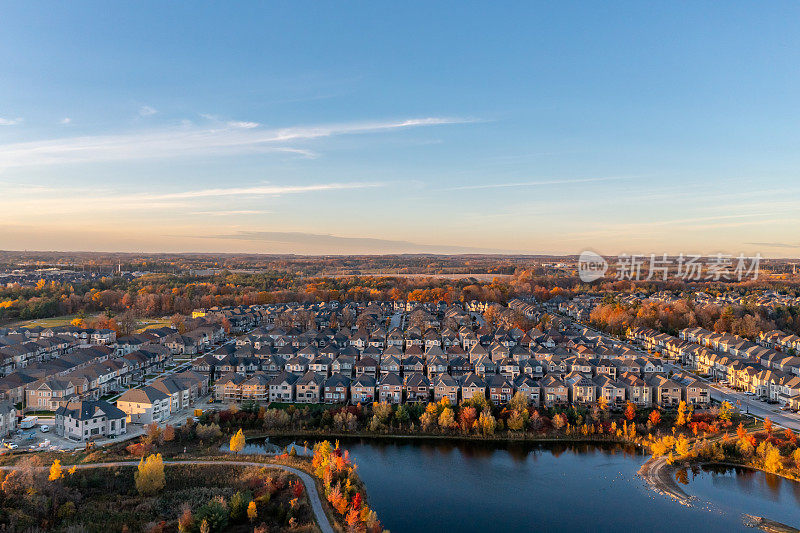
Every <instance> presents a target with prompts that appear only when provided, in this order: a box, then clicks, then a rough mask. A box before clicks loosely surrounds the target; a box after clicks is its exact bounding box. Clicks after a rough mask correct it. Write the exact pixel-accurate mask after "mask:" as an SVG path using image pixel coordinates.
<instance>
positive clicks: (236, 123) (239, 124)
mask: <svg viewBox="0 0 800 533" xmlns="http://www.w3.org/2000/svg"><path fill="white" fill-rule="evenodd" d="M227 124H228V126H230V127H231V128H244V129H246V130H249V129H253V128H257V127H258V126H260V124H259V123H258V122H247V121H244V120H229V121H228V123H227Z"/></svg>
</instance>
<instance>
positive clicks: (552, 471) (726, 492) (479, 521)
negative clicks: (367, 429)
mask: <svg viewBox="0 0 800 533" xmlns="http://www.w3.org/2000/svg"><path fill="white" fill-rule="evenodd" d="M342 446H343V447H345V448H347V449H348V450H349V451H350V455H351V457H352V458H353V460H354V461H355V463H356V464H357V465H358V473H359V475H360V476H361V479H362V480H363V481H364V483H365V484H366V487H367V494H368V496H369V503H370V505H371V506H372V507H373V508H374V509H375V511H376V512H377V513H378V516H379V517H380V519H381V521H382V522H383V525H384V527H385V528H387V529H389V530H391V531H392V532H393V533H402V532H418V533H425V532H442V531H459V532H486V531H534V530H535V531H565V532H577V531H609V532H611V531H613V532H619V531H670V532H675V531H681V530H702V531H707V532H724V533H731V532H735V531H750V532H752V531H754V530H753V529H751V528H748V527H746V526H745V525H744V523H743V521H742V513H748V514H753V515H758V516H766V517H767V518H770V519H772V520H777V521H779V522H783V523H785V524H789V525H794V526H797V525H798V524H800V484H797V483H793V482H789V481H787V480H783V479H780V478H777V477H776V476H769V475H765V474H763V473H762V472H753V471H748V470H744V469H722V470H720V469H704V470H701V469H697V470H696V471H695V472H691V471H688V472H685V476H683V481H685V482H686V483H687V484H685V485H682V486H683V487H684V490H685V491H686V492H687V493H689V494H690V495H692V496H696V497H697V498H698V500H697V501H696V502H695V504H694V505H693V506H691V507H686V506H683V505H680V504H678V503H676V502H673V501H672V500H670V499H669V498H667V497H665V496H662V495H659V494H656V493H654V492H653V491H651V490H650V489H649V488H648V487H647V485H646V484H645V483H644V482H643V481H642V480H641V479H640V478H638V477H637V476H636V472H637V470H638V469H639V467H640V466H641V464H642V463H643V462H644V461H645V459H646V457H644V456H643V455H641V454H639V453H638V452H636V451H635V450H634V449H625V448H622V447H620V446H598V445H588V444H579V445H555V446H553V445H533V444H525V445H519V444H512V445H507V446H502V445H501V446H497V445H496V444H492V445H483V444H481V443H459V444H452V443H441V442H427V441H423V442H420V441H414V442H398V441H392V442H382V441H379V442H376V441H366V440H364V441H362V440H352V441H348V442H343V443H342Z"/></svg>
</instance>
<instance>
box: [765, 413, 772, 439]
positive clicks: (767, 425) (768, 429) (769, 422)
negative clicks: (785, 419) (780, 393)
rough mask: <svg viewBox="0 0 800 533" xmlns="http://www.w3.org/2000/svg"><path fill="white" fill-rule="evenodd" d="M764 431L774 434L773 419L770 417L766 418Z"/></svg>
mask: <svg viewBox="0 0 800 533" xmlns="http://www.w3.org/2000/svg"><path fill="white" fill-rule="evenodd" d="M764 431H766V432H767V435H772V420H770V419H769V417H766V418H764Z"/></svg>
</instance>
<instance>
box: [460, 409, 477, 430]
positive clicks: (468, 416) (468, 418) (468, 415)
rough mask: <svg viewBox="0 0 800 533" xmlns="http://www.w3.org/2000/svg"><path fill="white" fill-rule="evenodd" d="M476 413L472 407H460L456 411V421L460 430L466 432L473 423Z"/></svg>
mask: <svg viewBox="0 0 800 533" xmlns="http://www.w3.org/2000/svg"><path fill="white" fill-rule="evenodd" d="M477 417H478V414H477V411H476V409H475V408H474V407H462V408H461V412H459V413H458V423H459V425H460V426H461V429H462V431H465V432H468V431H469V430H470V429H472V426H473V425H474V424H475V420H476V419H477Z"/></svg>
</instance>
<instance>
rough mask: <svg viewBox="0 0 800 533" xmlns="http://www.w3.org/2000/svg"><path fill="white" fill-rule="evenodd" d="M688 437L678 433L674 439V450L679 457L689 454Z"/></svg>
mask: <svg viewBox="0 0 800 533" xmlns="http://www.w3.org/2000/svg"><path fill="white" fill-rule="evenodd" d="M689 449H690V448H689V439H687V438H686V436H685V435H680V436H678V438H677V439H676V440H675V452H676V453H677V454H678V455H680V456H681V457H685V456H687V455H689Z"/></svg>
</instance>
